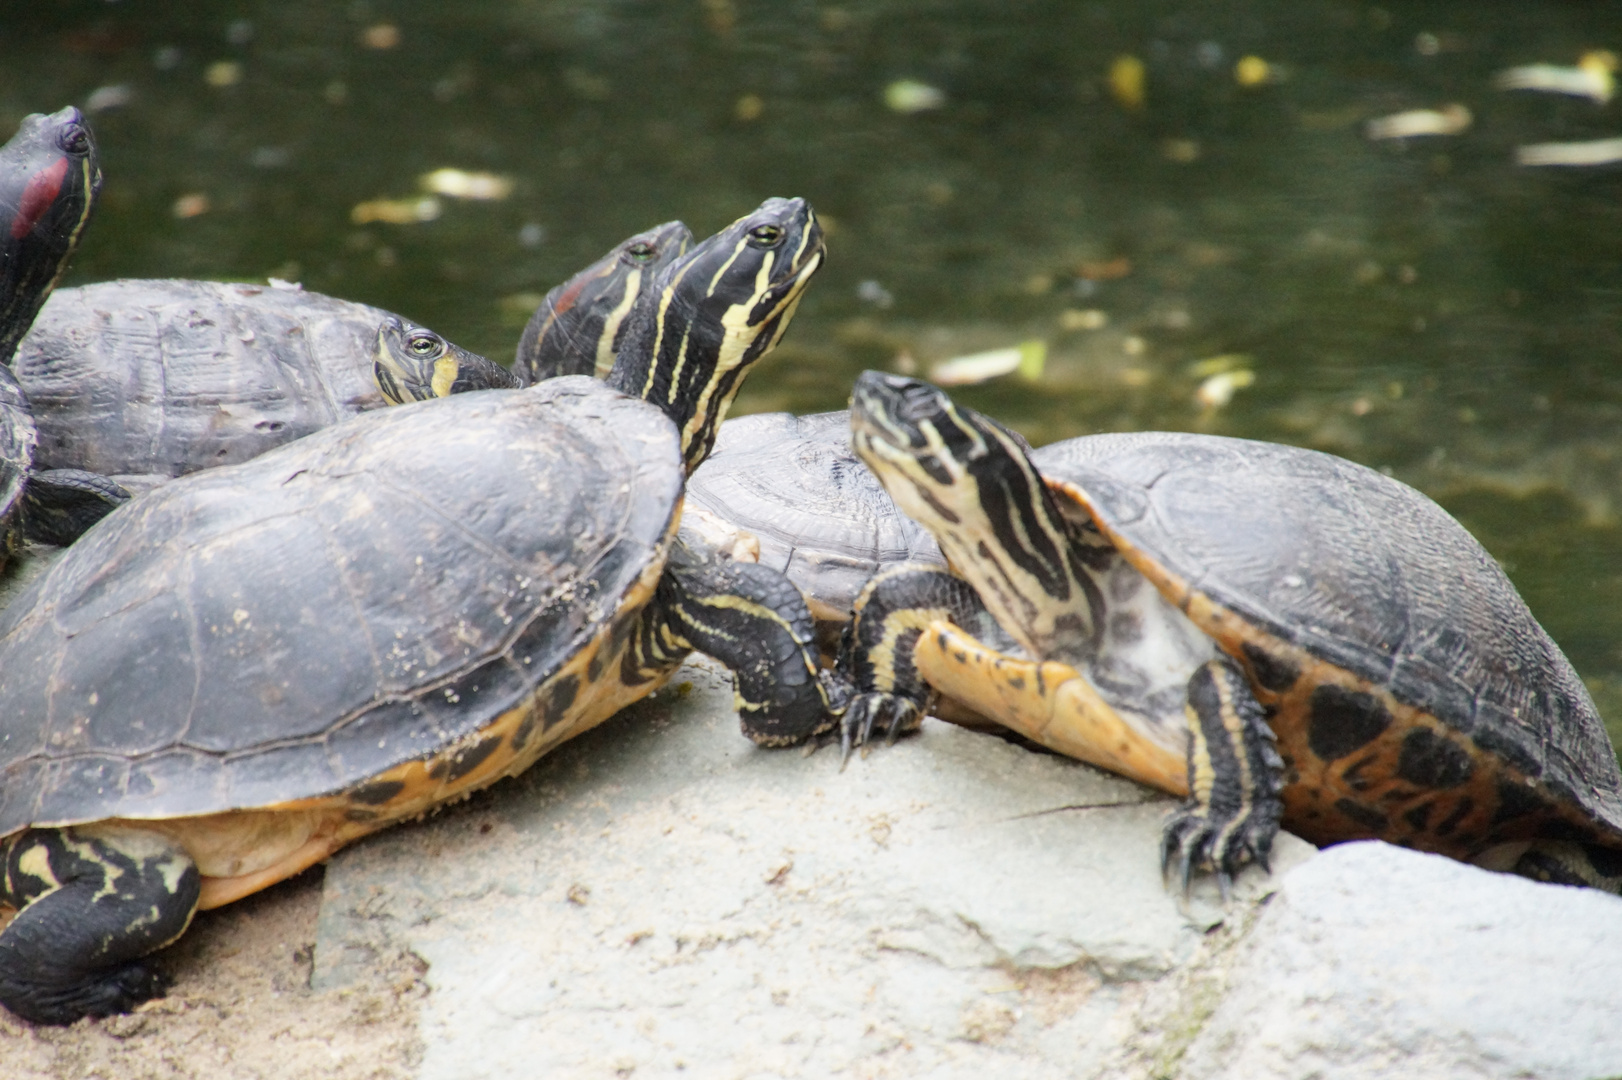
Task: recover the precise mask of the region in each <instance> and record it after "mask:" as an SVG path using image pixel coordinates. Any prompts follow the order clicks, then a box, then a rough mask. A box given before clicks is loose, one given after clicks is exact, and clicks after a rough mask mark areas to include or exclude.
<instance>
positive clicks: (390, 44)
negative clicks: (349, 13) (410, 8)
mask: <svg viewBox="0 0 1622 1080" xmlns="http://www.w3.org/2000/svg"><path fill="white" fill-rule="evenodd" d="M360 43H361V44H362V45H363V46H365V47H366V48H368V49H392V48H395V47H396V46H398V45H399V44H400V28H399V27H398V26H395V25H394V24H393V23H374V24H373V25H371V26H368V27H367V28H366V29H364V30H362V31H361V32H360Z"/></svg>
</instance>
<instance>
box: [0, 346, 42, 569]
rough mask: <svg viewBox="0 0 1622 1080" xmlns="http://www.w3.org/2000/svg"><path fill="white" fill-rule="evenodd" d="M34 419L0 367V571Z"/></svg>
mask: <svg viewBox="0 0 1622 1080" xmlns="http://www.w3.org/2000/svg"><path fill="white" fill-rule="evenodd" d="M34 441H35V431H34V418H33V415H32V413H31V412H30V411H29V407H28V398H27V397H26V396H25V395H24V394H23V391H22V387H20V386H18V385H17V378H16V376H14V375H13V374H12V373H11V369H10V368H7V367H4V366H0V568H3V567H4V566H5V565H6V563H7V562H8V561H9V558H8V557H9V555H10V554H11V551H12V549H13V547H14V546H15V545H16V543H17V540H18V537H19V535H20V534H19V533H18V532H17V530H16V529H15V528H14V526H15V525H16V523H17V517H18V513H19V511H20V509H21V507H22V497H23V482H24V480H25V479H27V476H28V471H29V469H30V468H31V467H32V465H33V462H34Z"/></svg>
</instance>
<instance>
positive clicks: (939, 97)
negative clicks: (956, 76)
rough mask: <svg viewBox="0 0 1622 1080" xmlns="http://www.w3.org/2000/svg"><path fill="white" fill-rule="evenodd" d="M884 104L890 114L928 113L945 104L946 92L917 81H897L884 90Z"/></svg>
mask: <svg viewBox="0 0 1622 1080" xmlns="http://www.w3.org/2000/svg"><path fill="white" fill-rule="evenodd" d="M884 104H885V107H886V108H888V109H889V110H890V111H891V112H898V113H921V112H929V111H930V110H931V109H939V108H940V107H942V106H943V105H945V104H946V91H944V90H942V89H940V88H939V87H937V86H930V85H929V84H928V83H926V82H919V81H918V80H917V79H897V80H896V81H895V82H893V83H891V84H890V85H889V86H886V87H885V88H884Z"/></svg>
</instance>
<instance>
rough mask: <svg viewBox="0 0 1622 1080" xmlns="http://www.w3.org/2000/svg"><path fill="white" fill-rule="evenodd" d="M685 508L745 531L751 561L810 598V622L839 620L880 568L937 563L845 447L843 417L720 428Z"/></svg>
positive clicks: (919, 531) (932, 549) (785, 418)
mask: <svg viewBox="0 0 1622 1080" xmlns="http://www.w3.org/2000/svg"><path fill="white" fill-rule="evenodd" d="M687 504H688V506H689V507H696V508H698V509H699V510H701V511H707V512H709V513H711V514H714V515H716V516H717V517H720V518H722V519H723V520H725V521H727V522H730V523H732V524H733V525H736V526H738V527H740V528H742V529H744V530H745V531H747V532H749V533H752V534H753V535H754V536H755V537H756V538H757V539H758V540H759V542H760V560H759V561H760V562H761V563H762V564H763V565H765V566H770V567H771V568H773V569H774V570H778V571H780V572H782V573H783V574H784V575H786V576H787V577H788V579H789V580H790V581H792V582H794V584H795V585H797V586H798V587H799V589H800V591H801V592H803V593H805V594H806V596H807V597H808V598H809V599H810V600H811V602H812V605H813V610H814V611H815V612H816V614H817V617H818V618H819V619H841V620H848V619H849V618H850V612H851V608H852V606H853V605H854V604H855V602H856V597H857V596H858V595H859V594H860V593H861V591H862V589H863V587H865V586H866V585H867V583H868V581H869V580H870V579H871V578H872V577H873V575H874V574H876V573H878V571H879V570H880V568H882V567H884V566H888V565H891V564H894V563H899V562H907V561H909V560H910V561H914V562H932V563H944V562H945V559H944V558H943V557H942V555H941V550H940V546H939V545H938V544H936V543H935V538H934V537H933V536H931V535H930V534H929V531H928V530H926V529H925V528H924V527H923V526H921V525H919V524H918V523H917V522H915V521H913V520H912V519H911V518H909V517H907V516H906V515H905V514H903V513H902V512H901V511H900V509H899V508H897V506H896V505H895V503H894V502H893V501H891V499H890V496H889V495H888V494H886V493H885V490H884V488H883V487H882V486H880V484H879V482H878V479H877V478H876V477H875V476H874V475H873V473H872V472H871V471H869V469H868V468H867V466H866V465H863V464H862V462H861V460H860V459H858V458H857V457H856V455H855V454H854V453H853V452H852V451H851V448H850V414H849V413H848V412H844V411H840V412H829V413H818V414H815V415H812V416H793V415H791V414H789V413H760V414H758V415H755V416H744V417H740V418H738V419H736V420H728V421H727V422H726V423H724V424H722V425H721V428H720V431H719V433H718V435H717V437H716V441H715V449H714V450H713V451H712V452H711V453H710V456H709V458H708V459H706V460H705V462H704V464H703V465H700V466H699V467H698V468H697V469H696V470H695V471H694V472H693V476H692V479H691V480H690V481H689V482H688V486H687Z"/></svg>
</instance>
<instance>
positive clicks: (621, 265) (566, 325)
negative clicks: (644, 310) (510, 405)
mask: <svg viewBox="0 0 1622 1080" xmlns="http://www.w3.org/2000/svg"><path fill="white" fill-rule="evenodd" d="M692 243H693V234H692V232H691V231H689V230H688V228H687V226H686V225H683V224H682V223H681V222H679V221H667V222H665V223H664V224H663V225H655V226H654V227H653V228H651V229H648V230H646V231H644V232H639V233H637V234H636V235H635V236H631V237H628V238H626V239H625V240H622V241H620V242H619V243H618V244H616V245H614V248H613V250H611V251H609V252H608V254H606V255H604V256H603V257H602V258H600V259H598V260H597V261H596V262H594V263H592V264H591V265H590V266H588V267H586V268H585V269H584V270H582V271H580V272H579V273H578V274H575V275H574V276H573V277H571V278H570V279H569V280H568V281H565V282H564V283H563V284H562V285H559V286H558V287H557V288H555V289H553V290H552V291H551V292H549V293H547V294H546V298H545V299H544V300H542V301H541V303H540V305H539V306H538V307H536V309H535V314H533V315H531V316H530V318H529V322H528V324H526V325H525V327H524V333H523V336H521V337H520V338H519V339H518V353H517V355H516V356H515V357H514V359H513V366H512V371H513V375H514V376H516V377H517V379H518V382H519V384H520V385H522V386H530V385H532V384H534V383H537V382H540V381H541V380H542V379H550V378H552V377H553V376H556V375H596V376H597V377H598V378H600V379H602V378H607V377H608V373H609V372H610V371H611V370H613V367H614V356H615V353H616V351H617V350H618V348H619V346H620V343H621V341H622V340H623V338H624V331H625V326H626V317H627V316H628V315H630V313H631V309H632V308H633V307H635V306H636V302H637V300H638V298H639V297H641V296H642V295H643V294H645V293H646V292H648V291H649V290H650V289H651V288H652V287H653V282H654V280H655V279H656V278H657V277H658V276H659V273H660V271H662V270H663V269H664V268H665V267H666V266H668V265H669V264H670V263H671V262H673V261H675V260H676V259H678V258H680V257H681V255H682V254H683V253H684V252H686V250H687V249H688V247H689V246H691V245H692Z"/></svg>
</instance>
